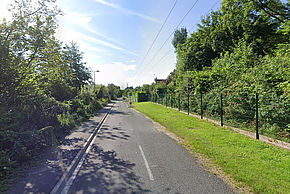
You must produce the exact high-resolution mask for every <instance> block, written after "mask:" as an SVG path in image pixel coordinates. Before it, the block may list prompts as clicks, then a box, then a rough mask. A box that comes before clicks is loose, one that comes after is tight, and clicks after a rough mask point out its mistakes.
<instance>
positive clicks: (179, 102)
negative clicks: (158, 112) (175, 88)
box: [178, 94, 180, 111]
mask: <svg viewBox="0 0 290 194" xmlns="http://www.w3.org/2000/svg"><path fill="white" fill-rule="evenodd" d="M178 111H180V94H178Z"/></svg>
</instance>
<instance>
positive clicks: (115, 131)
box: [98, 125, 130, 140]
mask: <svg viewBox="0 0 290 194" xmlns="http://www.w3.org/2000/svg"><path fill="white" fill-rule="evenodd" d="M129 137H130V135H128V134H127V133H126V132H125V130H123V129H122V128H120V127H114V128H110V126H108V125H103V127H102V128H101V131H100V133H99V134H98V138H99V139H101V140H102V139H110V140H118V139H122V140H128V138H129Z"/></svg>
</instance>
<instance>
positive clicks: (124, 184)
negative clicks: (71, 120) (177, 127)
mask: <svg viewBox="0 0 290 194" xmlns="http://www.w3.org/2000/svg"><path fill="white" fill-rule="evenodd" d="M67 191H68V193H233V191H232V189H230V188H229V187H228V186H227V185H226V184H225V183H224V182H223V181H222V180H221V179H219V178H217V177H216V176H214V175H212V174H210V173H209V172H207V171H205V170H204V169H203V168H202V167H200V166H199V165H197V164H196V162H195V159H194V158H193V157H192V156H191V155H190V154H189V153H188V152H187V151H185V150H184V148H183V147H182V146H180V145H178V144H177V143H176V142H175V141H174V140H172V139H170V138H169V137H168V136H166V135H165V134H163V133H161V132H159V131H158V130H156V129H155V127H154V124H153V123H152V121H150V120H149V119H147V118H145V117H144V116H143V115H142V114H140V113H138V112H136V111H135V110H133V109H128V108H127V103H125V102H121V101H118V102H116V104H115V105H114V107H113V108H112V110H111V113H110V115H109V116H108V118H107V120H106V121H105V123H104V125H103V127H102V128H101V129H100V131H99V133H98V135H97V137H96V138H95V141H94V142H93V144H92V147H91V149H90V152H89V153H88V154H87V156H86V158H85V159H84V161H83V164H82V166H81V167H80V168H79V171H78V174H77V175H76V176H75V179H74V180H73V182H72V184H71V186H70V187H68V188H67Z"/></svg>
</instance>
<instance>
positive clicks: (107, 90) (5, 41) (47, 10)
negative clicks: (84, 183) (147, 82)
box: [0, 0, 120, 192]
mask: <svg viewBox="0 0 290 194" xmlns="http://www.w3.org/2000/svg"><path fill="white" fill-rule="evenodd" d="M11 11H12V14H13V17H12V20H10V21H8V20H5V19H4V20H3V21H2V22H1V23H0V115H1V116H0V150H1V151H0V178H1V181H2V180H5V178H7V177H8V176H9V175H10V174H11V173H12V172H13V169H16V168H18V167H21V166H22V165H23V164H25V163H26V162H29V161H31V160H32V159H33V158H34V157H37V155H38V153H39V152H40V151H41V150H42V149H43V148H44V147H47V146H55V145H52V143H51V138H53V137H52V136H55V137H56V138H58V139H59V138H62V137H63V136H64V135H66V134H68V133H70V132H71V131H72V130H73V129H74V127H76V126H77V125H79V124H80V123H81V122H83V121H85V120H87V119H89V118H90V117H91V116H93V115H94V114H96V113H97V112H98V110H100V109H101V108H102V107H103V106H104V105H105V104H106V103H108V102H109V101H110V100H111V98H114V99H115V98H116V97H118V96H120V89H119V87H117V86H114V85H112V84H111V85H109V86H108V87H106V86H99V85H93V84H91V82H90V80H91V72H90V71H89V70H88V68H87V67H86V66H85V65H86V63H85V62H83V56H82V53H81V52H80V51H79V49H78V46H77V45H76V43H74V42H71V43H70V44H67V45H63V43H61V42H60V41H59V40H57V39H56V38H55V30H56V27H57V19H56V17H57V16H58V15H60V14H61V12H60V11H59V9H58V8H57V7H56V6H55V0H46V1H38V2H37V3H33V1H25V0H17V1H15V4H14V5H13V6H11ZM0 184H2V183H0ZM0 192H1V190H0Z"/></svg>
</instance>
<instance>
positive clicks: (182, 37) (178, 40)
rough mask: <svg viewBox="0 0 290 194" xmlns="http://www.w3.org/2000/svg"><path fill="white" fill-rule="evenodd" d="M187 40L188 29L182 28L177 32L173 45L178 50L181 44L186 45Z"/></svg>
mask: <svg viewBox="0 0 290 194" xmlns="http://www.w3.org/2000/svg"><path fill="white" fill-rule="evenodd" d="M186 38H187V30H186V28H180V29H177V30H175V32H174V37H173V40H172V45H173V47H174V48H175V51H176V50H177V47H178V45H179V44H184V43H185V41H186Z"/></svg>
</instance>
